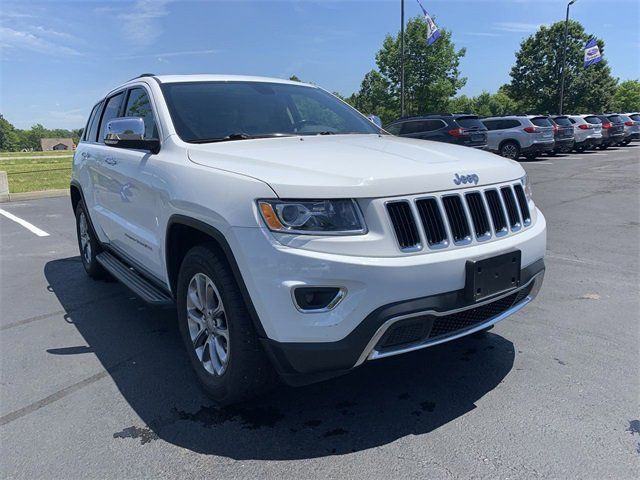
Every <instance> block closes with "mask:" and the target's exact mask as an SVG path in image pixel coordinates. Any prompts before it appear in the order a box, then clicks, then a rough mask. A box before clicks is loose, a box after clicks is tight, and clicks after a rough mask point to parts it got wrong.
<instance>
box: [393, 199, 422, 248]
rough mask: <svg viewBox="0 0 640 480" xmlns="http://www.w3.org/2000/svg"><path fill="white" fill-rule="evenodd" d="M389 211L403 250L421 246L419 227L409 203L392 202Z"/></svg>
mask: <svg viewBox="0 0 640 480" xmlns="http://www.w3.org/2000/svg"><path fill="white" fill-rule="evenodd" d="M387 211H388V212H389V217H391V223H393V229H394V230H395V232H396V238H397V239H398V244H399V245H400V248H401V249H403V250H407V249H411V248H417V247H419V246H420V235H419V234H418V227H417V226H416V221H415V219H414V218H413V213H412V212H411V207H410V206H409V202H406V201H401V202H391V203H388V204H387Z"/></svg>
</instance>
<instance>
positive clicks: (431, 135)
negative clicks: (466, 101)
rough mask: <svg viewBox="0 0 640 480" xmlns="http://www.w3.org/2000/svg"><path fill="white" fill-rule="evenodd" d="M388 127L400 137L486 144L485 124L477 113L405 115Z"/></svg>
mask: <svg viewBox="0 0 640 480" xmlns="http://www.w3.org/2000/svg"><path fill="white" fill-rule="evenodd" d="M385 130H387V131H388V132H389V133H391V134H393V135H398V136H400V137H409V138H420V139H422V140H433V141H436V142H445V143H455V144H457V145H464V146H465V147H475V148H486V147H487V129H486V127H485V126H484V125H483V124H482V122H481V121H480V120H479V117H478V116H477V115H471V114H466V113H455V114H452V113H438V114H436V113H433V114H426V115H420V116H417V117H405V118H401V119H399V120H396V121H394V122H392V123H390V124H389V125H387V126H386V127H385Z"/></svg>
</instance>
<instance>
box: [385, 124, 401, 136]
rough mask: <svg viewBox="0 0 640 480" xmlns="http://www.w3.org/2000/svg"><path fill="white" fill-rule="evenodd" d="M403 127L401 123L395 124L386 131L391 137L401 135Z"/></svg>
mask: <svg viewBox="0 0 640 480" xmlns="http://www.w3.org/2000/svg"><path fill="white" fill-rule="evenodd" d="M401 127H402V124H401V123H395V124H393V125H389V126H388V127H386V128H385V130H386V131H387V132H389V133H390V134H391V135H399V134H400V128H401Z"/></svg>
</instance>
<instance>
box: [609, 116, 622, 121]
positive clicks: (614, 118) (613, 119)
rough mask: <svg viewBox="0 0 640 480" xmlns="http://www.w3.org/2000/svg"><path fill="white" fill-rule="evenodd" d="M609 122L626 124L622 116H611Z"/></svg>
mask: <svg viewBox="0 0 640 480" xmlns="http://www.w3.org/2000/svg"><path fill="white" fill-rule="evenodd" d="M609 120H611V121H612V122H613V123H624V121H623V120H622V118H620V115H609Z"/></svg>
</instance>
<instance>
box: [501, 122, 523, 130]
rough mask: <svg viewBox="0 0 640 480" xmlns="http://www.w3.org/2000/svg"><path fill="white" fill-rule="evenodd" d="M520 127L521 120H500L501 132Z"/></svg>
mask: <svg viewBox="0 0 640 480" xmlns="http://www.w3.org/2000/svg"><path fill="white" fill-rule="evenodd" d="M519 126H520V121H519V120H500V124H499V125H498V129H499V130H506V129H508V128H517V127H519Z"/></svg>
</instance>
